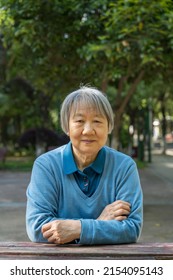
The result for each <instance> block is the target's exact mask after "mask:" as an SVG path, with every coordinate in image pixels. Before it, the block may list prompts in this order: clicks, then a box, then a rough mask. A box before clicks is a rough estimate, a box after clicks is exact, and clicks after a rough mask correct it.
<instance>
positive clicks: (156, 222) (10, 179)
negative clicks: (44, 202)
mask: <svg viewBox="0 0 173 280" xmlns="http://www.w3.org/2000/svg"><path fill="white" fill-rule="evenodd" d="M139 172H140V177H141V184H142V188H143V192H144V227H143V231H142V235H141V238H140V241H144V242H173V157H172V156H166V157H163V156H161V155H154V156H153V162H152V163H151V164H149V165H148V167H147V168H145V169H142V170H140V171H139ZM29 178H30V173H29V172H7V171H6V172H2V171H0V225H1V226H0V242H1V241H28V237H27V235H26V231H25V205H26V196H25V192H26V187H27V185H28V182H29Z"/></svg>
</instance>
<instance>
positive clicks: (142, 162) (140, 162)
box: [135, 159, 147, 169]
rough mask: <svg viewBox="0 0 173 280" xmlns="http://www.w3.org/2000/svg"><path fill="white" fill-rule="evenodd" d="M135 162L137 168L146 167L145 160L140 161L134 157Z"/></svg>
mask: <svg viewBox="0 0 173 280" xmlns="http://www.w3.org/2000/svg"><path fill="white" fill-rule="evenodd" d="M135 162H136V164H137V167H138V169H142V168H145V167H147V162H145V161H140V160H138V159H136V160H135Z"/></svg>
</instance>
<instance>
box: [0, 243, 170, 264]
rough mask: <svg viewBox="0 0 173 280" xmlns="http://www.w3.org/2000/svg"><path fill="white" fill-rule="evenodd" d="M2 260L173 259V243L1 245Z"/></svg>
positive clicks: (0, 255) (0, 254)
mask: <svg viewBox="0 0 173 280" xmlns="http://www.w3.org/2000/svg"><path fill="white" fill-rule="evenodd" d="M0 259H1V260H7V259H11V260H14V259H17V260H22V259H24V260H25V259H30V260H39V259H43V260H44V259H47V260H51V259H52V260H56V259H59V260H60V259H61V260H64V259H66V260H76V259H78V260H82V259H89V260H90V259H94V260H101V259H104V260H105V259H106V260H112V259H118V260H126V259H131V260H134V259H135V260H140V259H155V260H159V259H162V260H173V243H134V244H123V245H101V246H100V245H99V246H84V245H74V244H70V245H69V244H68V245H55V244H43V243H32V242H0Z"/></svg>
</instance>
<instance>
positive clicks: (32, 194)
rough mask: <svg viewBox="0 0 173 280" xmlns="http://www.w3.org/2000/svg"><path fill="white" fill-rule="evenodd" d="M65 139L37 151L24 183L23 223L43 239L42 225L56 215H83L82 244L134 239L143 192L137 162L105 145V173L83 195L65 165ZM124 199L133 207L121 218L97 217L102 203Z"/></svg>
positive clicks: (137, 233)
mask: <svg viewBox="0 0 173 280" xmlns="http://www.w3.org/2000/svg"><path fill="white" fill-rule="evenodd" d="M65 147H66V145H64V146H62V147H59V148H57V149H55V150H53V151H50V152H48V153H45V154H43V155H41V156H40V157H38V158H37V159H36V161H35V163H34V166H33V170H32V175H31V181H30V184H29V186H28V189H27V210H26V228H27V233H28V236H29V238H30V239H31V241H34V242H47V240H46V239H44V238H43V236H42V233H41V227H42V226H43V225H44V224H45V223H48V222H50V221H53V220H57V219H79V220H80V221H81V235H80V240H79V243H80V244H88V245H91V244H119V243H132V242H136V241H137V239H138V237H139V236H140V233H141V229H142V221H143V196H142V190H141V186H140V180H139V175H138V172H137V168H136V164H135V162H134V161H133V160H132V159H131V157H129V156H127V155H125V154H122V153H120V152H118V151H116V150H114V149H111V148H109V147H107V146H104V149H105V151H106V153H105V154H106V157H105V164H104V169H103V173H102V176H101V179H100V182H99V185H98V187H97V189H96V191H95V192H94V193H93V195H92V196H90V197H88V196H86V195H85V194H84V193H83V192H82V190H81V189H80V188H79V186H78V184H77V182H76V180H75V178H74V176H73V174H65V173H64V171H63V167H62V166H63V152H64V149H65ZM116 200H124V201H127V202H129V203H130V204H131V213H130V215H129V216H128V218H127V219H126V220H124V221H116V220H110V221H101V220H96V219H97V218H98V216H99V215H100V214H101V212H102V211H103V209H104V208H105V206H106V205H108V204H110V203H112V202H114V201H116Z"/></svg>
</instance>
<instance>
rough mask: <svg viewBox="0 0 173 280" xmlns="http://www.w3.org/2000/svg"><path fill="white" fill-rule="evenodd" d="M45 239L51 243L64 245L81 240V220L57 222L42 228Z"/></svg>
mask: <svg viewBox="0 0 173 280" xmlns="http://www.w3.org/2000/svg"><path fill="white" fill-rule="evenodd" d="M42 233H43V237H44V238H46V239H47V240H48V242H50V243H55V244H64V243H68V242H71V241H73V240H74V239H78V238H80V233H81V222H80V221H79V220H56V221H52V222H49V223H47V224H45V225H43V226H42Z"/></svg>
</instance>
